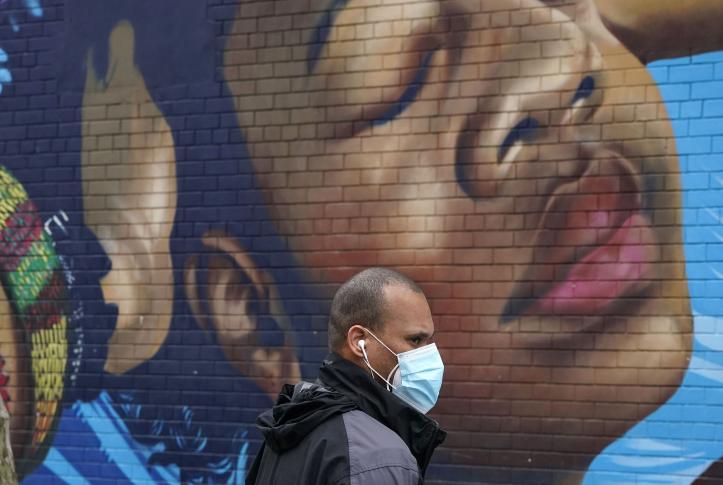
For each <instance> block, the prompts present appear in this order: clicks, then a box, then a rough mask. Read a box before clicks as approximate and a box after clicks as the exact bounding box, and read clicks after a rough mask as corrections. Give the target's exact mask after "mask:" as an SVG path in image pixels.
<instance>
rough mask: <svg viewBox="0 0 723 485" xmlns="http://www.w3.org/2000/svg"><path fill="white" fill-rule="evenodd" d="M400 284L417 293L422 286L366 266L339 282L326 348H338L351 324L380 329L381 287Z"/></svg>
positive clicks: (420, 290) (384, 310)
mask: <svg viewBox="0 0 723 485" xmlns="http://www.w3.org/2000/svg"><path fill="white" fill-rule="evenodd" d="M388 285H401V286H404V287H406V288H408V289H410V290H412V291H414V292H416V293H423V292H422V289H421V288H420V287H419V286H418V285H417V284H416V283H415V282H414V281H412V280H411V279H410V278H408V277H407V276H404V275H403V274H401V273H398V272H396V271H394V270H391V269H388V268H369V269H365V270H364V271H361V272H359V273H357V274H355V275H354V276H352V277H351V278H350V279H349V280H348V281H347V282H346V283H344V284H342V285H341V286H340V287H339V289H338V290H336V293H335V294H334V299H333V300H332V302H331V311H330V314H329V348H330V349H331V350H336V349H338V348H339V347H340V346H341V345H342V344H343V343H344V341H345V340H346V334H347V332H349V329H350V328H351V327H352V326H353V325H358V324H360V325H364V326H366V327H368V328H369V329H370V330H379V329H380V328H381V327H382V326H383V325H384V321H385V316H386V307H385V301H384V287H385V286H388Z"/></svg>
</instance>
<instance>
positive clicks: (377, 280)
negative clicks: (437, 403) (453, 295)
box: [329, 268, 434, 376]
mask: <svg viewBox="0 0 723 485" xmlns="http://www.w3.org/2000/svg"><path fill="white" fill-rule="evenodd" d="M372 333H373V334H372ZM433 335H434V322H433V321H432V313H431V311H430V309H429V304H428V303H427V298H426V297H425V296H424V293H423V292H422V290H421V289H420V288H419V286H417V284H416V283H415V282H414V281H412V280H411V279H409V278H408V277H406V276H404V275H402V274H400V273H397V272H396V271H393V270H391V269H387V268H369V269H366V270H364V271H362V272H360V273H358V274H356V275H354V276H353V277H352V278H351V279H349V280H348V281H347V282H346V283H344V284H343V285H341V287H340V288H339V289H338V290H337V292H336V294H335V295H334V299H333V301H332V303H331V313H330V316H329V348H330V349H331V350H333V351H334V352H336V353H338V354H339V355H341V356H342V357H344V358H346V359H348V360H350V361H352V362H354V363H356V364H357V365H359V366H360V367H364V368H366V366H365V364H364V353H363V352H362V347H361V345H360V342H361V341H362V340H363V341H364V344H363V345H364V348H365V350H366V352H367V356H368V358H369V361H370V362H371V363H372V365H373V366H374V368H375V369H376V370H377V372H379V373H380V374H382V375H383V376H387V375H389V373H390V372H391V370H392V369H393V368H394V366H395V365H396V364H397V359H396V357H395V356H394V355H393V354H392V352H394V353H397V354H399V353H402V352H406V351H408V350H413V349H416V348H418V347H421V346H424V345H427V344H429V343H430V342H431V340H432V336H433ZM374 336H376V337H377V338H378V339H379V340H381V341H382V342H384V345H386V346H387V347H389V349H386V348H384V345H382V344H381V343H380V342H379V341H377V339H376V338H374ZM390 350H391V351H392V352H390Z"/></svg>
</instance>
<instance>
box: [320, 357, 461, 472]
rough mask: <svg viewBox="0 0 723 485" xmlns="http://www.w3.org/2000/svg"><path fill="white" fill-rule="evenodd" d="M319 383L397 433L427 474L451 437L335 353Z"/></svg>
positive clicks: (325, 366)
mask: <svg viewBox="0 0 723 485" xmlns="http://www.w3.org/2000/svg"><path fill="white" fill-rule="evenodd" d="M319 380H320V381H321V383H322V384H323V385H325V386H329V387H331V388H332V389H334V390H335V391H337V392H339V393H341V394H344V395H345V396H347V397H348V398H350V399H351V400H352V401H354V402H355V403H357V405H358V406H359V409H361V410H362V411H364V412H365V413H367V414H368V415H369V416H371V417H373V418H374V419H376V420H377V421H379V422H381V423H383V424H384V425H385V426H387V427H388V428H390V429H391V430H392V431H394V432H396V433H397V434H398V435H399V437H400V438H402V440H403V441H404V442H405V443H406V444H407V446H408V447H409V451H411V452H412V455H414V458H416V459H417V464H418V465H419V469H420V471H421V473H422V474H424V472H425V471H426V469H427V466H428V465H429V461H430V459H431V458H432V453H433V452H434V449H435V448H436V447H437V446H439V445H440V444H441V443H442V442H443V441H444V439H445V437H446V436H447V433H446V432H445V431H444V430H442V429H441V428H440V427H439V424H438V423H437V422H436V421H434V420H433V419H431V418H429V417H427V416H425V415H424V414H422V413H420V412H419V411H417V410H416V409H414V408H412V407H411V406H409V405H408V404H406V403H405V402H404V401H402V400H401V399H399V398H398V397H397V396H395V395H393V394H392V393H391V392H389V391H387V390H386V389H384V388H383V387H382V386H380V385H379V384H377V383H376V382H374V380H373V379H372V378H371V377H370V376H369V375H368V374H367V373H366V372H364V371H363V370H362V369H360V368H359V367H358V366H357V365H355V364H354V363H353V362H350V361H348V360H346V359H344V358H343V357H341V356H340V355H338V354H336V353H333V352H332V353H330V354H329V355H327V356H326V358H325V359H324V362H323V364H322V365H321V369H320V370H319Z"/></svg>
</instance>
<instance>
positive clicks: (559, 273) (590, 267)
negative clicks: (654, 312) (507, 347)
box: [501, 153, 659, 322]
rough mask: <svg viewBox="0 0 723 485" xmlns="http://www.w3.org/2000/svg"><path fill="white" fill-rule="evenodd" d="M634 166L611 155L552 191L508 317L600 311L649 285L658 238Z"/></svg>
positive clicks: (505, 313)
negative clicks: (530, 257)
mask: <svg viewBox="0 0 723 485" xmlns="http://www.w3.org/2000/svg"><path fill="white" fill-rule="evenodd" d="M639 187H640V184H639V182H638V180H637V177H636V176H635V173H634V171H633V169H632V166H631V165H630V163H629V162H628V161H627V160H624V159H623V158H621V157H620V156H618V155H617V154H611V153H605V154H603V156H602V157H600V156H599V154H598V156H597V157H596V158H595V160H594V161H593V162H591V164H590V167H588V170H587V171H586V172H585V173H584V174H583V175H582V176H581V177H580V178H579V179H576V180H574V181H572V182H568V183H565V184H562V185H559V186H558V187H557V188H556V189H555V190H554V192H553V193H552V194H551V195H550V198H549V202H548V203H547V205H546V207H545V210H544V211H543V215H542V217H541V222H540V225H539V226H538V229H537V231H536V234H535V238H534V242H533V263H532V264H530V265H529V266H528V267H527V269H526V270H525V272H524V274H523V277H522V278H520V280H519V281H518V282H517V284H516V285H515V288H514V289H513V292H512V297H511V298H510V299H509V300H508V302H507V304H506V306H505V309H504V311H503V317H502V319H501V320H502V322H507V321H510V320H512V319H514V318H516V317H519V316H521V315H560V316H562V315H598V314H601V313H605V312H606V311H607V310H608V309H610V308H612V307H613V306H614V305H615V304H616V303H617V302H619V301H620V300H622V299H623V298H626V297H631V296H634V295H636V294H639V293H640V292H641V291H642V290H643V289H645V288H646V287H647V286H648V284H649V275H650V273H651V269H652V262H653V261H655V259H656V258H657V255H658V251H659V249H658V243H657V239H656V236H655V233H654V231H653V228H652V227H651V224H650V222H649V220H648V218H647V217H646V216H645V215H644V214H643V208H642V197H641V194H640V189H639Z"/></svg>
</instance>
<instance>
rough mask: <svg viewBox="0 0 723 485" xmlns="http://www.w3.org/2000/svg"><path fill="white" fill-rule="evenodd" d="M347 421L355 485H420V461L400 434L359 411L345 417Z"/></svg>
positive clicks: (346, 427) (352, 481) (345, 425)
mask: <svg viewBox="0 0 723 485" xmlns="http://www.w3.org/2000/svg"><path fill="white" fill-rule="evenodd" d="M343 420H344V428H345V430H346V435H347V440H348V443H349V474H350V483H351V484H357V483H375V484H377V483H378V484H380V485H386V484H412V485H414V484H416V483H418V481H419V468H418V466H417V460H416V459H415V458H414V456H413V455H412V453H411V451H409V448H408V447H407V445H406V443H404V441H402V439H401V438H400V437H399V435H398V434H397V433H395V432H394V431H392V430H391V429H389V428H388V427H386V426H385V425H384V424H382V423H380V422H379V421H377V420H376V419H374V418H372V417H371V416H369V415H368V414H366V413H365V412H363V411H359V410H355V411H350V412H348V413H345V414H344V415H343ZM359 480H361V481H359Z"/></svg>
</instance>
